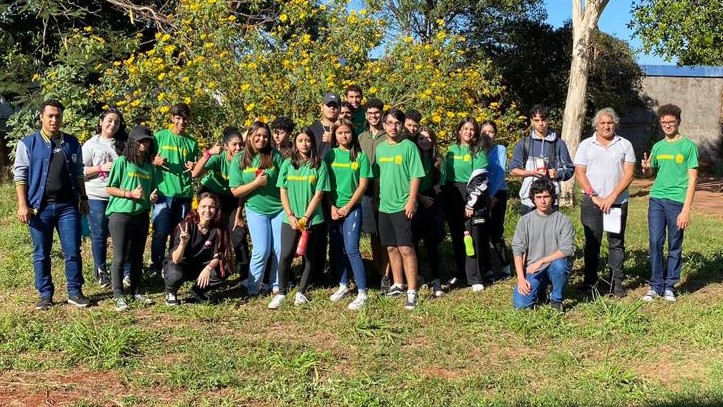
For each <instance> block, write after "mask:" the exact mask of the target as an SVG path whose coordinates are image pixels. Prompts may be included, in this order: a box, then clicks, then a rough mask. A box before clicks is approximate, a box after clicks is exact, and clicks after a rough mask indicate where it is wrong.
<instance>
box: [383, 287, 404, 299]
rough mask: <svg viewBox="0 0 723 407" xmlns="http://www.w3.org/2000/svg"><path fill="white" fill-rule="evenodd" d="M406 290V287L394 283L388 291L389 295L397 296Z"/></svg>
mask: <svg viewBox="0 0 723 407" xmlns="http://www.w3.org/2000/svg"><path fill="white" fill-rule="evenodd" d="M405 291H406V290H405V289H404V287H400V286H398V285H396V284H394V285H392V286H391V287H389V291H387V297H397V296H399V295H402V294H404V292H405Z"/></svg>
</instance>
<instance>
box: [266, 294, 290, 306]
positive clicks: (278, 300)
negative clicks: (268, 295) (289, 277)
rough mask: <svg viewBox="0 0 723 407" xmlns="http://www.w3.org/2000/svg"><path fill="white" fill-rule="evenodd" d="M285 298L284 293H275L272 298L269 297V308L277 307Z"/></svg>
mask: <svg viewBox="0 0 723 407" xmlns="http://www.w3.org/2000/svg"><path fill="white" fill-rule="evenodd" d="M285 299H286V295H284V294H276V295H275V296H274V298H272V299H271V302H270V303H269V309H279V308H280V307H281V304H282V303H283V302H284V300H285Z"/></svg>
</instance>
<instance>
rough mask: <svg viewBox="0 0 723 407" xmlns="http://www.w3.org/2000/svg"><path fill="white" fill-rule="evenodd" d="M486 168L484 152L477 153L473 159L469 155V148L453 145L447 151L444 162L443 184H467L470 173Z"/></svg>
mask: <svg viewBox="0 0 723 407" xmlns="http://www.w3.org/2000/svg"><path fill="white" fill-rule="evenodd" d="M480 168H487V154H485V152H484V150H482V149H480V150H479V151H477V154H475V156H474V157H472V156H471V155H470V154H469V146H461V145H459V144H453V145H451V146H449V149H448V150H447V157H446V161H445V172H446V175H445V182H444V183H450V182H463V183H465V184H466V183H467V181H469V178H470V176H472V171H474V170H478V169H480Z"/></svg>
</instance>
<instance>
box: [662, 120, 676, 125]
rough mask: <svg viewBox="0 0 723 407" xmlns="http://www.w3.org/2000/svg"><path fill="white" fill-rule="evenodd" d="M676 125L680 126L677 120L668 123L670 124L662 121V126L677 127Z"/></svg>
mask: <svg viewBox="0 0 723 407" xmlns="http://www.w3.org/2000/svg"><path fill="white" fill-rule="evenodd" d="M676 124H678V121H677V120H672V121H668V122H664V121H662V120H661V121H660V125H661V126H675V125H676Z"/></svg>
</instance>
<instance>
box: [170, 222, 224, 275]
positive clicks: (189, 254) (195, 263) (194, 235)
mask: <svg viewBox="0 0 723 407" xmlns="http://www.w3.org/2000/svg"><path fill="white" fill-rule="evenodd" d="M185 225H186V224H185V223H184V222H181V223H180V225H179V227H185ZM188 234H189V235H190V236H189V238H188V244H186V248H185V249H184V250H183V258H182V259H181V261H180V262H179V263H178V264H179V265H182V266H184V267H186V266H187V267H189V268H190V269H192V270H199V271H200V270H201V269H203V268H204V267H205V266H206V265H207V264H208V263H210V262H211V260H213V258H214V257H215V256H216V239H217V238H218V234H217V233H216V229H215V228H210V229H209V231H208V232H207V233H202V232H201V231H200V230H199V229H198V224H197V223H195V222H190V223H188ZM180 241H181V232H180V231H179V230H178V229H176V232H175V233H174V235H173V249H172V250H171V252H173V251H175V250H176V248H177V247H178V245H179V243H180Z"/></svg>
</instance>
